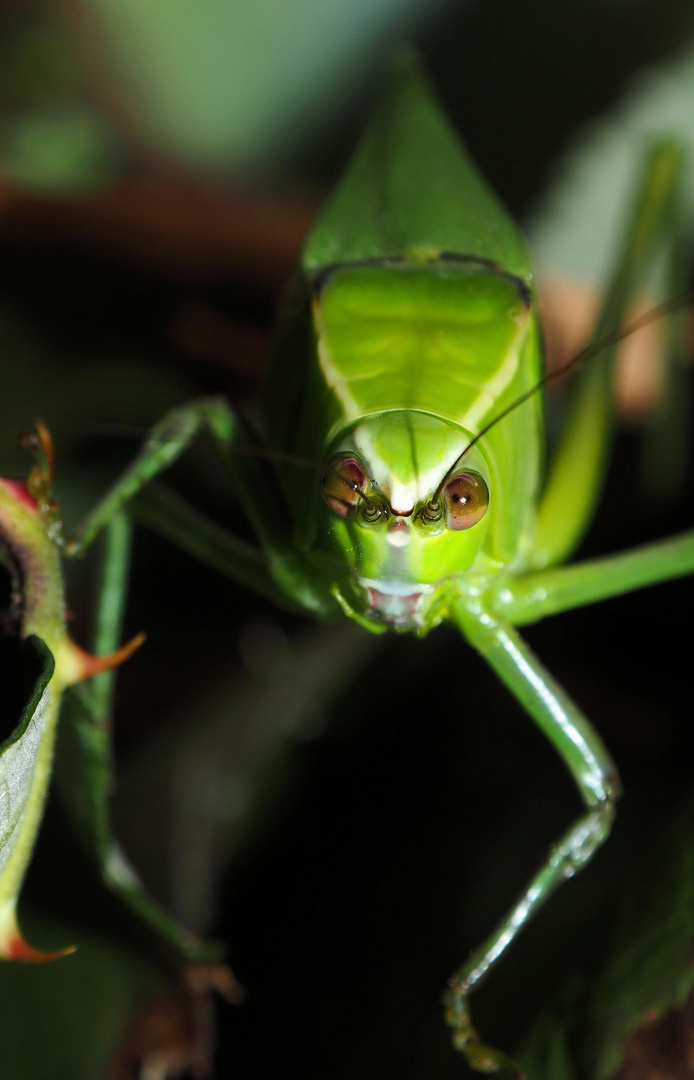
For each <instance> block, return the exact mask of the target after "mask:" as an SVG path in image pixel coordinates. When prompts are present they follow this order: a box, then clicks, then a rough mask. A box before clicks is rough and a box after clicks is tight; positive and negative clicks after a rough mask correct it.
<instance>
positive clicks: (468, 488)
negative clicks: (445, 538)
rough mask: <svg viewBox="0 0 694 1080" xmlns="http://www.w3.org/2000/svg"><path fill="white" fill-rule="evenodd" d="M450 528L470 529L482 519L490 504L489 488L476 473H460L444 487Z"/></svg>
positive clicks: (447, 520) (447, 519)
mask: <svg viewBox="0 0 694 1080" xmlns="http://www.w3.org/2000/svg"><path fill="white" fill-rule="evenodd" d="M443 497H444V504H445V509H446V524H447V525H448V528H449V529H458V530H460V529H470V528H472V526H473V525H476V524H477V522H478V521H481V520H482V518H483V517H484V515H485V514H486V512H487V507H488V506H489V489H488V487H487V485H486V484H485V482H484V480H483V479H482V477H481V476H478V475H477V474H476V473H460V475H459V476H454V477H453V479H452V480H450V481H449V482H448V483H447V484H446V486H445V488H444V489H443Z"/></svg>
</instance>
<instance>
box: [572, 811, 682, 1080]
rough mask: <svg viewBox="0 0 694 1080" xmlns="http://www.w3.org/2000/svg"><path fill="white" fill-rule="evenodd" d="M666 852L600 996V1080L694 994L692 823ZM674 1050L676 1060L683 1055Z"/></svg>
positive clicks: (635, 901) (627, 923) (635, 908)
mask: <svg viewBox="0 0 694 1080" xmlns="http://www.w3.org/2000/svg"><path fill="white" fill-rule="evenodd" d="M662 850H663V852H664V857H663V860H662V863H661V865H660V866H659V867H656V868H655V872H653V873H650V874H649V875H648V877H647V887H646V888H645V889H644V890H643V892H644V893H645V895H641V896H638V895H637V896H636V897H632V898H630V901H631V902H630V908H631V913H630V915H629V916H627V917H626V918H625V920H624V921H623V924H622V929H621V932H620V940H619V943H618V945H617V947H616V948H615V950H614V953H613V955H612V958H611V960H610V962H609V964H608V966H607V968H606V969H605V973H604V975H603V977H602V979H601V980H600V983H599V984H598V987H597V990H596V994H595V998H594V1004H593V1017H594V1021H593V1027H594V1031H593V1038H594V1042H595V1046H596V1066H595V1069H594V1071H593V1073H592V1077H593V1080H607V1078H610V1077H613V1076H615V1075H616V1073H617V1070H618V1068H619V1067H620V1065H621V1063H622V1061H623V1059H624V1056H625V1047H626V1046H627V1042H628V1040H634V1039H635V1038H636V1039H642V1038H643V1036H647V1035H648V1033H649V1032H651V1031H653V1029H654V1026H655V1024H656V1023H657V1022H658V1021H659V1020H661V1019H662V1018H664V1017H666V1016H667V1015H668V1014H670V1013H671V1012H672V1011H673V1010H681V1009H682V1008H683V1006H684V1005H685V1003H686V1001H687V999H688V997H689V996H690V994H691V992H692V989H693V988H694V964H693V963H692V960H694V836H692V833H691V825H690V824H689V822H688V821H685V823H684V825H683V826H682V827H681V828H679V829H675V832H674V839H668V837H667V836H666V837H664V838H663V844H662ZM670 1050H671V1052H673V1053H675V1054H676V1053H677V1052H678V1047H677V1046H671V1048H670ZM643 1052H647V1051H645V1050H644V1051H643ZM674 1071H675V1070H674V1067H671V1072H672V1073H673V1074H674ZM643 1075H645V1071H644V1073H643ZM659 1075H660V1074H659ZM662 1075H666V1073H665V1072H663V1073H662Z"/></svg>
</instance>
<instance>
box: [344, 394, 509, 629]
mask: <svg viewBox="0 0 694 1080" xmlns="http://www.w3.org/2000/svg"><path fill="white" fill-rule="evenodd" d="M469 442H470V435H469V433H468V432H466V431H464V430H462V429H461V428H459V427H457V426H456V425H454V424H452V423H450V422H449V421H447V420H443V419H441V418H440V417H436V416H432V415H430V414H428V413H422V412H416V411H410V410H405V409H399V410H394V411H392V412H387V413H382V414H380V415H377V416H370V417H367V418H365V419H363V420H361V421H359V422H358V423H357V424H355V425H354V426H353V427H352V428H351V429H349V430H347V431H346V432H345V431H343V433H342V434H341V435H340V436H339V438H338V440H337V442H336V443H334V444H333V446H332V447H331V448H330V452H329V454H328V460H327V462H326V468H325V472H324V474H323V480H322V493H323V499H324V501H325V504H326V512H325V514H324V516H323V535H324V544H323V546H324V547H327V548H328V549H329V550H331V551H332V553H333V554H337V553H339V555H340V557H341V561H342V562H343V563H344V564H345V565H346V566H347V567H348V568H349V569H348V575H349V579H350V583H351V586H352V589H351V592H352V593H354V592H355V590H356V593H357V595H358V598H359V601H360V614H365V615H374V616H375V617H376V618H377V619H378V620H380V621H382V622H387V623H388V624H389V625H393V626H397V627H399V628H401V629H410V628H415V627H419V626H422V625H424V624H425V618H426V616H425V609H426V607H427V604H428V603H429V600H430V599H433V594H434V593H435V592H436V587H437V586H438V585H439V584H440V582H441V581H442V580H443V579H445V578H447V577H449V576H450V575H451V574H454V573H460V572H461V571H466V570H469V569H470V568H471V567H472V566H473V565H474V564H475V563H476V561H477V560H478V559H479V558H480V554H481V551H482V547H483V544H484V540H485V537H486V535H487V531H488V526H489V517H488V515H487V510H488V507H489V505H490V487H491V482H490V469H489V466H488V463H487V462H486V459H485V457H484V453H483V451H482V449H481V448H480V447H476V448H475V450H474V451H473V452H472V453H471V454H470V455H468V456H467V457H466V461H465V466H464V467H462V468H460V469H459V470H457V471H456V472H455V475H453V476H450V477H448V476H447V473H448V470H449V468H450V465H451V463H452V462H454V461H455V460H456V459H457V458H458V457H459V456H460V453H461V451H462V450H463V449H464V447H465V446H467V445H468V443H469ZM444 477H446V483H445V484H444V486H443V487H442V486H441V480H442V478H444ZM427 598H429V599H427Z"/></svg>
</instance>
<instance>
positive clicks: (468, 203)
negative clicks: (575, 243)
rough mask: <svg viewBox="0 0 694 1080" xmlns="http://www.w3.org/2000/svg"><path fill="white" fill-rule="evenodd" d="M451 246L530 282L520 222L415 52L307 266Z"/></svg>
mask: <svg viewBox="0 0 694 1080" xmlns="http://www.w3.org/2000/svg"><path fill="white" fill-rule="evenodd" d="M442 252H447V253H454V254H458V255H469V256H472V257H474V258H478V259H483V260H489V261H490V262H492V263H494V264H495V265H496V266H498V267H500V268H502V269H503V270H505V271H506V272H507V273H510V274H514V275H515V276H517V277H519V278H521V279H523V280H524V281H526V282H528V283H529V281H530V279H531V271H530V262H529V259H528V255H527V252H526V249H525V245H524V242H523V240H522V238H521V236H520V234H519V232H518V230H517V229H516V226H515V224H514V222H513V221H512V219H511V218H510V217H509V215H508V214H507V213H506V211H505V210H504V208H503V207H502V205H501V204H500V202H499V201H498V200H497V199H496V197H495V196H494V194H493V193H492V192H491V191H490V190H489V188H488V187H487V185H486V184H485V182H484V180H482V178H481V177H480V175H479V173H478V172H477V170H476V168H475V166H474V165H473V163H472V161H471V160H470V158H469V157H468V155H467V154H466V153H465V151H464V149H463V147H462V146H461V143H460V140H459V138H458V136H457V135H456V133H455V132H454V131H453V129H452V128H451V126H450V125H449V123H448V121H447V120H446V118H445V116H444V115H443V114H442V112H441V108H440V106H439V104H438V102H437V101H436V98H435V97H434V95H433V93H432V91H431V89H430V88H429V85H428V83H427V81H426V79H425V78H424V76H423V75H422V73H421V71H420V69H419V65H418V63H417V61H416V59H415V58H414V57H412V56H409V55H408V56H407V57H404V58H399V60H398V62H397V63H396V64H394V65H393V71H392V75H391V78H390V80H389V83H388V85H387V87H386V90H385V92H384V94H383V97H382V99H381V103H380V106H379V107H378V108H377V110H376V114H375V116H374V118H373V120H372V121H371V124H370V125H369V127H368V129H367V131H366V134H365V135H364V137H363V139H362V141H361V143H360V145H359V148H358V150H357V152H356V154H355V156H354V158H353V160H352V162H351V165H350V166H349V168H348V170H347V173H346V175H345V177H344V179H343V180H342V183H341V184H340V186H339V187H338V189H337V192H336V193H335V196H334V198H333V199H332V201H331V202H330V203H329V205H328V207H327V209H326V210H325V212H324V213H323V214H322V216H321V218H320V220H319V221H318V223H317V224H316V226H315V227H314V229H313V230H312V232H311V233H310V235H309V237H308V240H307V243H306V246H305V248H304V254H303V260H302V266H303V269H304V271H305V272H306V273H307V275H308V276H309V277H313V276H315V274H316V273H318V272H320V270H322V269H324V268H325V267H327V266H334V265H335V264H336V263H338V264H339V263H344V262H352V261H354V260H362V259H374V258H385V257H388V256H396V257H397V256H400V257H404V258H406V259H408V260H411V261H413V262H420V261H428V260H429V259H432V258H436V257H437V256H439V255H440V254H441V253H442Z"/></svg>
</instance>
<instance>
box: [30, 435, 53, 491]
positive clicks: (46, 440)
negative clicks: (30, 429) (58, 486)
mask: <svg viewBox="0 0 694 1080" xmlns="http://www.w3.org/2000/svg"><path fill="white" fill-rule="evenodd" d="M34 423H35V424H36V430H37V432H38V436H39V442H40V444H41V449H42V450H43V453H44V455H45V458H46V465H47V466H48V486H49V487H52V486H53V482H54V480H55V446H54V444H53V438H52V436H51V433H50V431H49V430H48V428H47V427H46V425H45V424H44V422H43V420H35V421H34Z"/></svg>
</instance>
